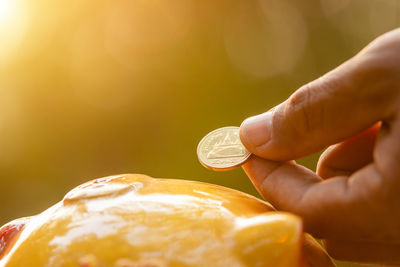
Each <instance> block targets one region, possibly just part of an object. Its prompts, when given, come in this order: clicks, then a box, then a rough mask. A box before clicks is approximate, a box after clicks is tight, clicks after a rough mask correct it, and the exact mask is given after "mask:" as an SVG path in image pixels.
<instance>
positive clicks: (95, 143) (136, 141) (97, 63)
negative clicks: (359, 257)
mask: <svg viewBox="0 0 400 267" xmlns="http://www.w3.org/2000/svg"><path fill="white" fill-rule="evenodd" d="M399 24H400V4H399V1H397V0H340V1H339V0H309V1H304V0H285V1H283V0H259V1H255V0H254V1H245V0H229V1H228V0H217V1H214V0H213V1H212V0H202V1H200V0H169V1H161V0H136V1H129V0H115V1H106V0H99V1H80V0H68V1H67V0H59V1H46V0H35V1H27V0H19V1H18V0H2V1H1V4H0V77H1V78H0V148H1V150H0V174H1V175H0V185H1V189H2V190H1V194H0V201H1V206H0V224H2V223H5V222H7V221H9V220H11V219H13V218H16V217H21V216H27V215H32V214H35V213H38V212H40V211H42V210H44V209H45V208H47V207H49V206H50V205H52V204H53V203H55V202H57V201H59V200H60V199H61V198H62V197H63V195H64V194H65V193H66V192H67V191H68V190H70V189H71V188H73V187H75V186H76V185H78V184H80V183H82V182H85V181H87V180H88V179H93V178H96V177H101V176H107V175H111V174H117V173H145V174H149V175H151V176H153V177H171V178H182V179H191V180H199V181H204V182H210V183H215V184H220V185H224V186H228V187H232V188H236V189H239V190H242V191H245V192H248V193H251V194H257V193H256V191H255V190H254V189H253V187H252V185H251V183H250V182H249V180H248V179H247V178H246V176H245V174H244V173H243V172H242V171H241V170H240V169H238V170H235V171H231V172H219V173H216V172H212V171H209V170H207V169H205V168H203V167H202V166H201V165H200V164H199V163H198V161H197V158H196V153H195V151H196V146H197V143H198V142H199V140H200V139H201V138H202V137H203V136H204V135H205V134H206V133H208V132H209V131H211V130H213V129H215V128H218V127H222V126H229V125H240V123H241V121H242V120H243V119H244V118H246V117H247V116H250V115H254V114H257V113H261V112H264V111H266V110H268V109H270V108H271V107H273V106H274V105H277V104H278V103H280V102H281V101H283V100H285V99H286V98H287V97H288V96H289V95H290V94H291V93H292V92H293V91H294V90H296V89H297V88H298V87H299V86H301V85H302V84H304V83H307V82H308V81H311V80H313V79H315V78H317V77H318V76H320V75H322V74H324V73H325V72H327V71H329V70H330V69H332V68H334V67H335V66H337V65H339V64H341V63H342V62H343V61H345V60H346V59H348V58H350V57H352V56H353V55H355V54H356V53H357V52H358V51H359V50H360V49H362V48H363V47H364V46H365V45H366V44H367V43H368V42H370V41H371V40H372V39H374V38H375V37H377V36H379V35H380V34H382V33H384V32H386V31H388V30H390V29H393V28H396V27H398V26H399ZM299 142H301V140H299ZM317 159H318V155H312V156H310V157H307V158H305V159H301V160H299V162H300V163H302V164H304V165H306V166H307V167H310V168H312V169H315V164H316V161H317ZM283 179H284V177H283ZM340 266H349V265H340Z"/></svg>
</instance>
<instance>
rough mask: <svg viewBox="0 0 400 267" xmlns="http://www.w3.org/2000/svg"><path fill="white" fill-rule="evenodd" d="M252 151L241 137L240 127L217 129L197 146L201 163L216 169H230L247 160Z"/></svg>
mask: <svg viewBox="0 0 400 267" xmlns="http://www.w3.org/2000/svg"><path fill="white" fill-rule="evenodd" d="M250 155H251V153H250V152H249V151H247V149H246V148H245V147H244V145H243V144H242V142H241V141H240V137H239V127H235V126H229V127H223V128H219V129H216V130H214V131H212V132H210V133H209V134H207V135H206V136H204V137H203V139H201V141H200V143H199V145H198V146H197V157H198V158H199V161H200V163H201V164H202V165H203V166H204V167H206V168H208V169H211V170H214V171H229V170H232V169H234V168H236V167H238V166H240V165H241V164H243V163H244V162H246V161H247V160H248V159H249V157H250Z"/></svg>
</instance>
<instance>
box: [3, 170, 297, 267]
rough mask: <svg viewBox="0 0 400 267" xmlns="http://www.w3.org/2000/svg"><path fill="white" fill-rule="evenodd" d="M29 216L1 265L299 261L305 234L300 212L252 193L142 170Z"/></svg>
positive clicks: (280, 264)
mask: <svg viewBox="0 0 400 267" xmlns="http://www.w3.org/2000/svg"><path fill="white" fill-rule="evenodd" d="M22 222H24V223H26V225H25V226H24V228H23V230H22V231H21V232H20V234H19V236H18V235H17V236H15V237H14V238H13V240H12V244H9V246H8V247H6V249H3V250H4V251H3V255H2V256H1V254H0V257H2V258H0V266H1V267H4V266H7V267H14V266H87V267H89V266H119V267H122V266H124V267H131V266H132V267H144V266H146V267H150V266H229V267H235V266H237V267H239V266H274V267H285V266H290V267H292V266H299V264H300V247H301V243H302V236H303V234H302V224H301V220H300V219H299V218H297V217H295V216H294V215H291V214H287V213H282V212H276V211H273V208H272V207H271V206H270V205H269V204H268V203H266V202H264V201H261V200H259V199H257V198H254V197H252V196H250V195H247V194H244V193H241V192H239V191H236V190H232V189H229V188H225V187H221V186H216V185H211V184H205V183H200V182H192V181H184V180H172V179H153V178H150V177H148V176H145V175H138V174H127V175H119V176H110V177H106V178H101V179H97V180H94V181H91V182H88V183H85V184H83V185H81V186H79V187H77V188H75V189H73V190H72V191H70V192H69V193H68V194H67V195H66V196H65V197H64V199H63V200H62V201H61V202H59V203H57V204H55V205H54V206H52V207H51V208H49V209H48V210H46V211H44V212H43V213H41V214H39V215H37V216H33V217H30V218H27V219H23V221H22ZM13 223H16V224H18V221H16V222H11V223H10V224H8V225H11V224H13ZM6 226H7V225H6ZM3 228H4V227H3Z"/></svg>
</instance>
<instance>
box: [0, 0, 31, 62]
mask: <svg viewBox="0 0 400 267" xmlns="http://www.w3.org/2000/svg"><path fill="white" fill-rule="evenodd" d="M27 16H28V14H27V6H26V4H24V3H22V2H21V1H20V0H0V67H2V65H4V64H5V63H6V60H7V58H9V57H10V56H11V54H12V53H13V52H15V51H16V49H17V47H18V46H19V44H20V42H21V41H22V39H23V37H24V34H25V31H26V28H27Z"/></svg>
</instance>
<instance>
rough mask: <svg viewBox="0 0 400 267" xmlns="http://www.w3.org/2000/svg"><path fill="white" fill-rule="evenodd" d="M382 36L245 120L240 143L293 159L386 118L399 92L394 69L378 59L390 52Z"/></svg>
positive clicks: (260, 153) (254, 150) (273, 157)
mask: <svg viewBox="0 0 400 267" xmlns="http://www.w3.org/2000/svg"><path fill="white" fill-rule="evenodd" d="M381 39H383V41H385V40H386V39H388V38H387V37H386V38H381ZM383 41H381V40H380V39H377V40H376V41H375V42H373V43H371V44H370V45H369V46H368V47H367V48H366V49H364V50H363V51H362V52H361V53H359V54H358V55H356V56H355V57H353V58H351V59H350V60H348V61H347V62H345V63H344V64H342V65H340V66H339V67H337V68H336V69H334V70H332V71H331V72H329V73H327V74H325V75H324V76H322V77H321V78H319V79H317V80H315V81H313V82H311V83H309V84H306V85H304V86H303V87H301V88H300V89H299V90H297V91H296V92H295V93H294V94H293V95H291V96H290V97H289V99H287V100H286V101H284V102H283V103H281V104H280V105H278V106H277V107H275V108H273V109H272V110H270V111H268V112H266V113H263V114H261V115H257V116H254V117H251V118H248V119H246V120H245V121H244V122H243V123H242V125H241V127H240V136H241V139H242V142H243V144H244V145H245V146H246V147H247V148H248V150H249V151H250V152H252V153H253V154H256V155H257V156H260V157H263V158H266V159H270V160H278V161H282V160H291V159H296V158H299V157H302V156H306V155H308V154H312V153H314V152H317V151H319V150H321V149H323V148H324V147H326V146H328V145H331V144H334V143H337V142H339V141H342V140H344V139H347V138H348V137H351V136H353V135H355V134H357V133H359V132H361V131H363V130H365V129H367V128H369V127H370V126H371V125H373V124H374V123H376V122H377V121H380V120H384V119H385V118H387V117H388V116H389V115H390V114H391V113H392V112H393V110H394V107H395V100H397V97H396V96H395V93H397V92H396V90H393V86H392V85H393V77H392V76H393V70H392V71H391V70H390V69H389V67H386V66H385V65H384V64H385V63H382V62H384V61H385V60H386V61H387V62H388V60H387V59H386V57H388V56H387V54H388V53H382V51H387V50H388V49H387V45H385V44H382V43H383ZM390 75H391V76H390Z"/></svg>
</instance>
